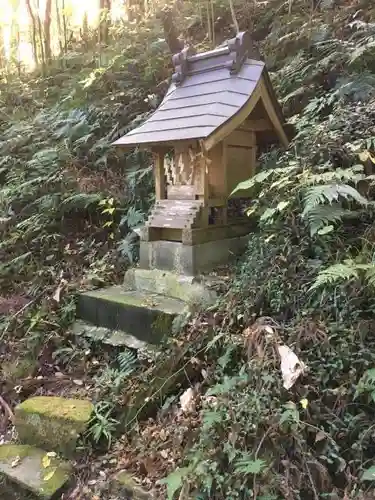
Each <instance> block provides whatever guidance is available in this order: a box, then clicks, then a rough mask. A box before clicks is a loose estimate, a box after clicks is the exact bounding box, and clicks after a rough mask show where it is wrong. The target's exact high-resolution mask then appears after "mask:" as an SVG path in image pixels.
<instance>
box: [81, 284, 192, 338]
mask: <svg viewBox="0 0 375 500" xmlns="http://www.w3.org/2000/svg"><path fill="white" fill-rule="evenodd" d="M184 308H185V304H184V302H182V301H181V300H178V299H173V298H168V297H164V296H162V295H158V294H153V293H140V292H138V291H124V289H123V288H122V287H121V286H113V287H109V288H104V289H100V290H94V291H90V292H85V293H81V294H80V295H79V297H78V303H77V317H78V318H79V319H81V320H84V321H87V322H89V323H91V324H93V325H96V326H102V327H105V328H109V329H111V330H121V331H124V332H126V333H128V334H129V335H132V336H134V337H136V338H137V339H139V340H142V341H145V342H148V343H150V344H158V343H159V342H161V340H162V339H163V338H164V337H165V336H166V335H169V334H170V331H171V329H172V323H173V320H174V318H175V317H176V316H178V315H179V314H181V313H182V312H183V311H184Z"/></svg>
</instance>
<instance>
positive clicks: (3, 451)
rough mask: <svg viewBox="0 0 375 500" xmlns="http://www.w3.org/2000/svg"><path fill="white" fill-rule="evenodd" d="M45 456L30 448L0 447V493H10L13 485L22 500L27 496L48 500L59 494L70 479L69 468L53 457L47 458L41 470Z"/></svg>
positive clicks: (9, 445)
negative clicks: (1, 483) (20, 494)
mask: <svg viewBox="0 0 375 500" xmlns="http://www.w3.org/2000/svg"><path fill="white" fill-rule="evenodd" d="M45 456H46V452H45V451H43V450H40V449H38V448H34V447H33V446H29V445H15V444H3V445H0V478H2V479H4V483H3V485H1V487H0V493H1V492H2V491H4V494H7V491H9V490H12V488H11V485H12V483H13V484H14V483H16V484H17V485H18V487H19V488H18V490H19V491H20V492H24V495H22V496H21V498H25V497H27V493H28V492H29V493H33V494H34V495H36V496H37V497H39V498H42V499H45V500H48V499H49V498H51V497H52V496H53V495H54V494H55V493H57V492H58V491H59V490H61V488H62V487H63V486H64V485H65V484H66V483H67V482H68V481H69V479H70V476H71V472H72V467H71V465H70V464H69V463H68V462H63V461H61V460H60V459H58V458H56V457H49V464H48V466H47V467H44V465H43V458H44V457H45ZM1 498H5V497H3V496H1ZM7 498H8V496H7Z"/></svg>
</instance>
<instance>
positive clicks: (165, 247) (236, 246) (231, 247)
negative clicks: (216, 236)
mask: <svg viewBox="0 0 375 500" xmlns="http://www.w3.org/2000/svg"><path fill="white" fill-rule="evenodd" d="M248 240H249V237H248V236H240V237H236V238H226V239H222V240H215V241H209V242H207V243H201V244H199V245H184V244H183V243H180V242H178V241H164V240H157V241H141V245H140V254H139V267H141V268H142V269H160V270H163V271H171V272H174V273H176V274H183V275H186V276H196V275H198V274H199V273H202V272H209V271H212V270H213V269H215V268H216V267H217V266H220V265H223V264H227V263H228V262H229V260H230V259H231V258H232V257H233V255H238V254H241V253H242V252H243V251H244V250H245V249H246V246H247V243H248Z"/></svg>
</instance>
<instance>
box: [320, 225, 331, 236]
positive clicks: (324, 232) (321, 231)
mask: <svg viewBox="0 0 375 500" xmlns="http://www.w3.org/2000/svg"><path fill="white" fill-rule="evenodd" d="M334 229H335V228H334V227H333V226H332V224H330V225H329V226H325V227H323V228H322V229H319V231H318V234H319V235H320V236H323V235H324V234H329V233H330V232H332V231H333V230H334Z"/></svg>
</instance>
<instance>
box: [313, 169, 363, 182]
mask: <svg viewBox="0 0 375 500" xmlns="http://www.w3.org/2000/svg"><path fill="white" fill-rule="evenodd" d="M363 170H364V167H363V165H355V166H354V167H351V168H337V169H335V170H329V171H327V172H322V173H319V174H313V175H310V176H309V177H308V178H307V180H306V184H330V183H333V182H335V181H336V182H337V181H345V182H353V183H354V184H356V183H358V182H359V181H361V180H363V179H364V178H365V175H364V173H363Z"/></svg>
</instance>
